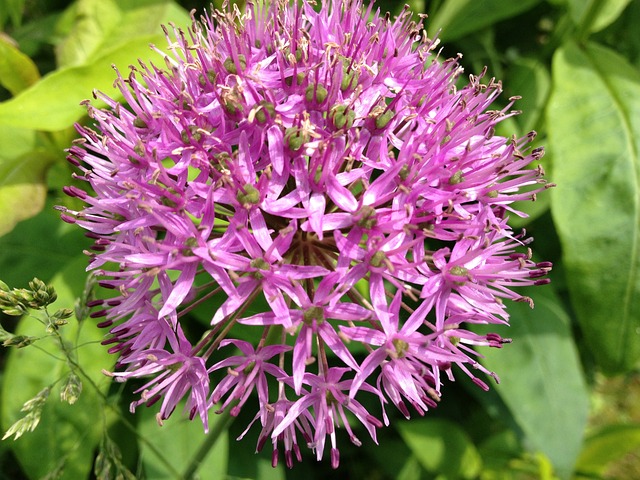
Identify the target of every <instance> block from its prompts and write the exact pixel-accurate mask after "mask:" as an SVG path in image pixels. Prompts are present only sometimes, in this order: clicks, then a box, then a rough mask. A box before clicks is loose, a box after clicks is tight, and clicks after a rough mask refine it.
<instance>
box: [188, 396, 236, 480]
mask: <svg viewBox="0 0 640 480" xmlns="http://www.w3.org/2000/svg"><path fill="white" fill-rule="evenodd" d="M229 411H230V409H229V408H227V409H225V410H224V411H223V412H222V413H221V414H220V417H219V418H218V421H217V422H216V423H215V425H214V427H213V429H212V430H211V431H210V432H209V434H208V435H207V438H206V439H205V441H204V442H203V443H202V445H200V448H199V449H198V451H197V452H196V454H195V455H194V456H193V458H192V459H191V462H189V465H188V466H187V468H186V470H185V471H184V474H183V475H182V477H181V478H183V479H184V480H190V479H191V478H192V477H193V475H194V474H195V473H196V472H197V471H198V468H199V467H200V464H201V463H202V462H203V461H204V459H205V457H206V456H207V454H208V453H209V452H210V451H211V449H212V448H213V447H215V445H216V442H217V441H218V439H219V438H220V435H222V433H223V432H225V431H226V430H227V428H228V427H229V425H230V424H231V422H232V421H233V419H234V417H232V416H231V414H230V413H229Z"/></svg>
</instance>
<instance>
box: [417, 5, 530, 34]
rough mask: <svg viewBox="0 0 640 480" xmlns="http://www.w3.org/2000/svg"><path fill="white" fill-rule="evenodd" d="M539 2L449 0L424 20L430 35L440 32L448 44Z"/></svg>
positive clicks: (524, 10)
mask: <svg viewBox="0 0 640 480" xmlns="http://www.w3.org/2000/svg"><path fill="white" fill-rule="evenodd" d="M538 3H540V0H521V1H519V2H514V1H513V0H448V1H446V2H443V3H442V6H441V7H440V8H439V9H438V11H436V12H435V14H434V15H433V16H432V17H430V18H429V19H428V20H427V29H428V31H429V32H430V34H431V35H434V34H435V33H436V32H438V31H439V30H442V33H441V34H440V35H439V37H440V38H442V39H444V40H445V41H447V42H450V41H452V40H455V39H458V38H460V37H463V36H465V35H468V34H469V33H472V32H475V31H477V30H480V29H482V28H485V27H488V26H490V25H493V24H494V23H496V22H498V21H500V20H504V19H506V18H510V17H513V16H515V15H518V14H520V13H523V12H526V11H527V10H529V9H531V8H533V6H535V5H536V4H538Z"/></svg>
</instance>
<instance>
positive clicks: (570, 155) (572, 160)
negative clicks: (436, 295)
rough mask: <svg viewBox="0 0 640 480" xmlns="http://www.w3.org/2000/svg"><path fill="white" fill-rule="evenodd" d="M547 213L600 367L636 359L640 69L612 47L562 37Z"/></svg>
mask: <svg viewBox="0 0 640 480" xmlns="http://www.w3.org/2000/svg"><path fill="white" fill-rule="evenodd" d="M553 72H554V73H553V83H554V86H553V94H552V98H551V99H550V104H549V109H548V123H549V146H550V149H551V150H552V154H553V159H554V164H553V172H554V175H553V181H554V182H555V183H557V185H558V186H557V188H555V189H554V190H553V191H552V198H551V201H552V207H551V208H552V214H553V218H554V222H555V224H556V228H557V231H558V234H559V237H560V240H561V243H562V247H563V258H564V261H565V266H566V270H567V280H568V284H569V289H570V293H571V300H572V303H573V306H574V309H575V311H576V314H577V316H578V320H579V322H580V325H581V327H582V330H583V332H584V335H585V339H586V341H587V342H588V344H589V346H590V347H591V351H592V353H593V355H594V356H595V357H596V360H597V361H598V362H599V364H600V366H601V367H602V368H603V369H604V370H605V371H606V372H609V373H614V372H624V371H627V370H630V369H632V368H634V366H636V365H637V363H638V360H640V154H639V152H640V74H639V73H638V72H637V71H636V70H635V69H633V68H632V67H631V66H630V65H629V64H628V63H627V62H626V61H625V59H624V58H622V57H620V56H619V55H618V54H616V53H615V52H613V51H611V50H608V49H606V48H603V47H600V46H598V45H595V44H588V45H587V46H586V48H584V49H582V48H580V47H578V46H577V45H575V44H569V45H567V46H566V47H564V48H562V49H560V50H558V51H557V52H556V54H555V56H554V59H553Z"/></svg>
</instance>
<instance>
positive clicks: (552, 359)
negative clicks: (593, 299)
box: [478, 287, 589, 477]
mask: <svg viewBox="0 0 640 480" xmlns="http://www.w3.org/2000/svg"><path fill="white" fill-rule="evenodd" d="M522 293H523V294H525V295H527V294H529V295H532V296H533V297H534V299H535V309H533V310H532V309H530V308H529V306H528V304H526V303H512V304H510V305H509V311H510V313H511V326H510V327H506V326H491V327H484V326H483V327H482V329H480V328H478V331H483V332H487V331H493V332H496V333H499V334H500V335H502V336H504V337H510V338H512V339H513V343H512V344H510V345H506V346H505V347H504V348H502V349H493V348H491V349H489V348H484V349H482V350H481V352H480V353H481V354H482V355H484V357H485V358H483V359H482V360H481V361H482V364H483V365H485V366H486V367H487V368H489V369H490V370H492V371H495V372H496V373H497V374H498V375H499V377H500V384H498V385H497V386H496V389H497V390H498V393H499V394H500V396H501V397H502V398H503V400H504V402H505V403H506V404H507V406H508V407H509V409H510V410H511V412H512V414H513V416H514V418H515V419H516V421H517V422H518V424H519V425H520V427H521V428H522V430H523V432H524V434H525V436H526V438H527V440H528V442H529V444H530V445H531V446H532V447H533V448H534V449H535V450H538V451H541V452H543V453H544V454H545V455H546V456H547V457H549V459H550V460H551V462H552V463H553V465H554V466H555V468H556V470H557V472H558V474H560V475H561V476H562V477H568V476H569V474H570V473H571V471H572V469H573V466H574V463H575V461H576V458H577V457H578V454H579V452H580V448H581V445H582V436H583V431H584V428H585V425H586V422H587V413H588V410H589V399H588V393H587V388H586V385H585V382H584V378H583V373H582V369H581V366H580V363H579V360H578V355H577V352H576V347H575V345H574V343H573V337H572V334H571V328H570V325H569V323H570V320H569V318H568V317H567V315H566V313H565V312H564V310H563V309H562V307H561V306H560V302H559V300H558V298H557V297H556V296H555V295H554V294H553V290H551V288H549V287H546V288H542V287H538V288H537V289H532V290H524V291H523V292H522Z"/></svg>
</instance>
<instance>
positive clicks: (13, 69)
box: [0, 35, 40, 95]
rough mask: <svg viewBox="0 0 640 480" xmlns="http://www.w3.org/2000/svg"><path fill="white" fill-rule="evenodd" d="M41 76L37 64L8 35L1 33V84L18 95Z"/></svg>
mask: <svg viewBox="0 0 640 480" xmlns="http://www.w3.org/2000/svg"><path fill="white" fill-rule="evenodd" d="M39 78H40V72H38V67H36V64H35V63H33V61H32V60H31V59H30V58H29V57H28V56H27V55H25V54H24V53H22V52H21V51H20V50H19V49H18V47H17V46H16V45H14V43H13V42H11V41H10V40H9V38H8V37H5V36H1V35H0V85H2V86H3V87H4V88H6V89H7V90H9V92H11V94H12V95H16V94H18V93H20V92H21V91H22V90H24V89H26V88H27V87H30V86H31V85H33V84H34V83H36V82H37V81H38V79H39Z"/></svg>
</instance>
